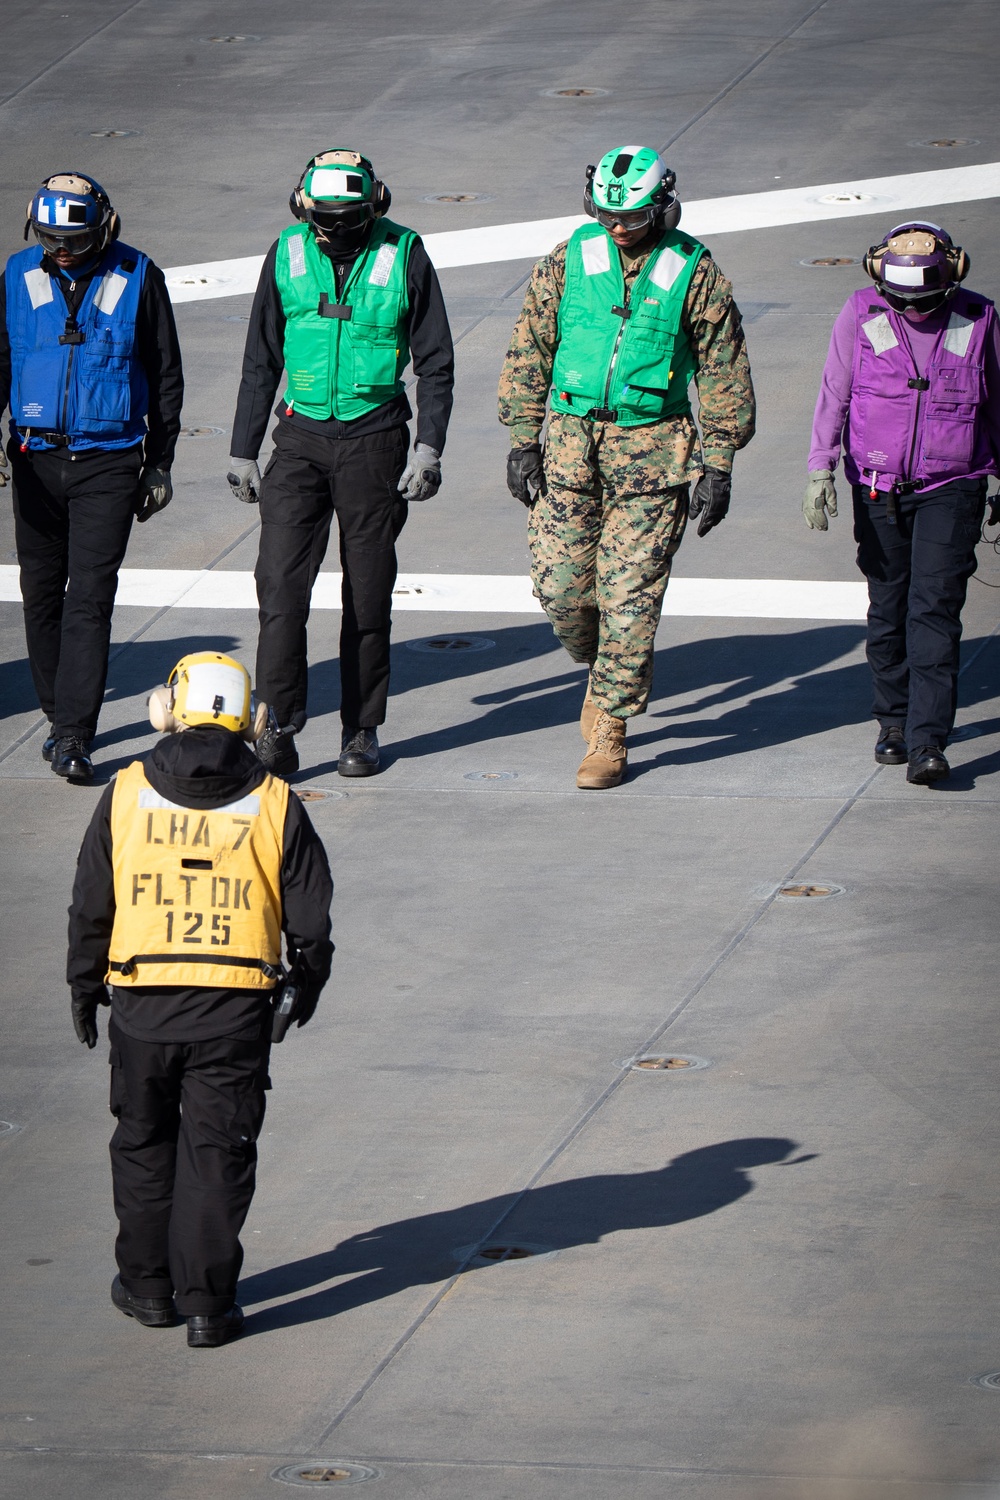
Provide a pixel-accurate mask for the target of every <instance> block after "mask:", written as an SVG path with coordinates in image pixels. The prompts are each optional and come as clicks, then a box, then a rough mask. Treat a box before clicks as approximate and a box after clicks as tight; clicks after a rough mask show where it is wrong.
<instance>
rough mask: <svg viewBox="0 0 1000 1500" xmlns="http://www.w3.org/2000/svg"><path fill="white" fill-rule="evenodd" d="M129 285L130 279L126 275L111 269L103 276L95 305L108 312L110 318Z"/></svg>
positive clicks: (98, 308)
mask: <svg viewBox="0 0 1000 1500" xmlns="http://www.w3.org/2000/svg"><path fill="white" fill-rule="evenodd" d="M127 286H128V281H127V280H126V278H125V277H124V276H119V275H118V272H117V271H109V272H108V273H107V275H106V276H103V277H102V278H101V284H100V286H99V287H98V288H97V295H96V296H95V298H94V306H95V307H96V308H97V310H98V312H102V313H106V314H107V315H108V317H109V318H110V316H111V314H112V313H113V312H114V310H115V308H116V307H117V306H118V302H119V299H120V297H121V294H122V292H123V291H124V290H125V288H126V287H127Z"/></svg>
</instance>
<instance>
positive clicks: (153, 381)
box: [0, 172, 184, 784]
mask: <svg viewBox="0 0 1000 1500" xmlns="http://www.w3.org/2000/svg"><path fill="white" fill-rule="evenodd" d="M118 230H119V221H118V215H117V214H116V213H115V211H114V209H113V208H112V206H111V203H110V201H109V199H108V195H107V193H105V191H104V189H103V188H102V187H101V186H100V184H99V183H97V182H95V181H94V180H93V179H92V178H90V177H86V176H84V175H83V174H82V173H80V172H64V173H58V174H57V175H56V176H54V177H48V178H46V180H45V181H44V182H43V183H42V186H41V187H40V188H39V190H38V192H37V193H36V194H35V195H34V197H33V198H32V200H31V202H30V204H29V205H28V213H27V220H26V223H25V227H24V237H25V239H27V238H28V233H29V231H34V235H35V239H36V240H37V241H38V243H37V244H36V245H34V246H32V247H31V248H29V249H27V250H22V251H20V252H19V253H18V254H17V255H12V256H11V258H10V260H9V261H8V262H7V270H6V275H5V276H4V277H3V278H0V415H2V413H3V410H4V408H5V407H6V406H7V405H8V403H9V405H10V441H9V443H8V445H7V453H8V454H9V456H10V460H11V465H12V469H8V465H7V460H6V457H5V456H4V454H3V451H2V449H0V487H2V486H4V485H6V483H7V478H8V474H10V475H11V477H12V479H13V493H14V528H15V537H16V542H17V556H18V562H19V564H20V570H21V594H22V598H23V602H24V628H25V636H26V638H27V646H28V661H29V664H30V667H31V675H32V678H33V679H34V684H35V691H36V692H37V694H38V700H39V703H40V704H41V707H42V710H43V712H44V713H45V714H46V716H47V717H48V719H49V720H50V722H51V727H50V730H49V733H48V736H47V738H46V740H45V743H44V745H43V747H42V756H43V758H44V759H45V760H47V761H49V762H51V765H52V769H53V771H55V773H56V775H57V776H62V777H64V778H65V779H66V780H67V781H70V782H77V783H83V784H85V783H87V782H89V781H91V780H93V775H94V768H93V763H92V761H91V758H90V746H91V741H92V740H93V738H94V735H95V733H96V731H97V717H98V713H99V712H100V707H101V701H102V699H103V697H104V685H105V680H106V678H107V669H108V643H109V640H110V636H111V613H112V610H113V608H114V602H115V592H116V590H117V587H118V569H119V568H120V567H121V563H122V559H123V558H124V556H125V548H126V546H127V545H128V538H129V532H130V531H131V529H132V520H133V517H135V518H136V519H138V520H139V521H146V520H148V518H149V517H150V516H151V515H154V514H155V513H156V511H158V510H162V509H163V507H164V506H165V505H167V504H169V502H170V497H171V493H172V486H171V482H170V465H171V463H172V461H173V456H174V446H175V444H176V441H177V434H178V433H179V431H180V413H181V399H182V396H183V389H184V386H183V378H182V374H181V356H180V348H179V346H178V343H177V330H176V328H175V327H174V319H173V312H172V310H171V307H170V300H169V298H168V296H167V289H166V284H165V282H164V280H163V273H162V272H161V271H159V270H158V269H157V267H156V266H154V265H153V264H152V262H151V261H150V260H149V259H148V258H147V257H146V256H145V255H143V254H142V252H141V251H139V250H133V249H132V248H131V247H130V246H129V245H123V244H122V243H121V242H120V241H119V239H118Z"/></svg>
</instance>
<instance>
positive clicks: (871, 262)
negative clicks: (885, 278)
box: [861, 240, 887, 281]
mask: <svg viewBox="0 0 1000 1500" xmlns="http://www.w3.org/2000/svg"><path fill="white" fill-rule="evenodd" d="M886 248H887V247H886V243H885V240H883V241H882V243H881V244H880V245H870V246H869V248H868V249H867V250H866V251H865V253H864V258H863V260H862V262H861V266H862V269H863V270H864V273H865V275H866V276H870V277H871V279H872V281H878V280H879V279H880V277H881V275H882V257H883V256H884V255H885V252H886Z"/></svg>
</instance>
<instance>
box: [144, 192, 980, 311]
mask: <svg viewBox="0 0 1000 1500" xmlns="http://www.w3.org/2000/svg"><path fill="white" fill-rule="evenodd" d="M995 197H1000V162H986V163H985V164H983V165H981V166H977V167H944V168H941V169H940V170H938V171H935V172H905V173H902V174H900V175H897V176H894V177H865V178H861V179H859V180H857V181H850V182H822V183H819V184H817V185H815V186H813V187H801V188H779V189H777V190H775V191H773V192H768V193H738V194H736V195H735V196H733V197H729V198H702V199H700V200H698V201H696V202H694V203H685V204H684V217H683V220H682V223H683V225H684V228H685V229H689V230H690V231H691V233H692V234H694V235H698V236H703V235H717V234H732V233H734V232H735V231H737V230H741V229H774V228H776V227H778V226H780V225H783V224H810V223H814V222H820V221H823V220H827V221H835V220H840V219H853V218H857V217H859V216H861V215H865V214H878V215H880V216H883V217H884V218H885V228H886V229H888V228H890V227H891V225H892V223H893V222H894V221H898V220H899V218H900V216H901V215H902V214H906V213H910V212H912V211H913V210H914V209H919V208H930V207H932V206H935V205H937V204H942V203H968V202H973V201H976V200H979V199H983V198H995ZM587 222H588V221H587V220H586V219H585V218H583V217H582V216H580V215H570V216H569V217H568V218H562V219H533V220H531V221H529V222H525V223H517V224H490V225H486V226H485V227H484V228H481V229H452V230H448V231H447V232H446V233H444V234H428V235H426V236H425V237H424V244H425V246H426V247H427V253H428V255H429V256H430V258H431V260H432V261H433V262H434V264H435V266H436V267H437V268H438V270H439V271H440V270H445V269H446V268H448V267H450V266H479V265H486V264H489V263H491V262H493V261H504V260H525V259H531V260H534V259H536V258H537V257H538V256H539V255H545V254H547V253H548V251H549V250H551V249H552V248H553V246H555V245H557V244H558V243H559V242H560V240H564V239H566V238H567V237H568V236H569V235H571V234H572V233H573V230H574V229H577V228H578V227H579V226H580V225H581V224H586V223H587ZM849 248H850V247H849V246H845V245H843V244H837V245H835V246H834V247H833V249H834V251H836V252H838V253H840V254H845V253H846V252H847V250H848V249H849ZM263 264H264V257H263V256H262V255H248V256H244V257H242V258H239V259H236V260H210V261H204V262H202V263H200V264H198V265H192V266H171V267H170V268H169V269H168V270H167V271H166V272H165V273H164V274H165V276H166V278H167V286H168V287H169V289H170V298H171V301H173V302H201V301H205V300H207V299H208V298H211V297H235V296H239V295H243V294H245V293H248V292H252V291H253V290H254V289H255V288H256V285H257V278H258V277H259V276H260V268H261V266H262V265H263Z"/></svg>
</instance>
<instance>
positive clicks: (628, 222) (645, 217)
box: [594, 203, 656, 234]
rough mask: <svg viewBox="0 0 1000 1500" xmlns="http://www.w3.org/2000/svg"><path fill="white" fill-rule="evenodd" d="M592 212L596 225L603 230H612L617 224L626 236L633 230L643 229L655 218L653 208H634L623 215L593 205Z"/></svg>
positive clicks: (616, 211) (619, 211)
mask: <svg viewBox="0 0 1000 1500" xmlns="http://www.w3.org/2000/svg"><path fill="white" fill-rule="evenodd" d="M594 211H595V215H596V218H597V222H598V224H600V225H601V226H602V227H603V228H604V229H614V227H615V225H616V224H617V225H619V226H620V227H621V228H622V229H624V230H625V231H626V233H628V234H631V233H632V231H633V230H635V229H645V228H646V226H647V225H649V224H652V222H653V220H654V218H655V217H656V209H655V208H634V209H631V210H630V211H629V212H628V213H624V212H623V211H622V210H621V209H617V208H598V207H597V204H596V203H595V204H594Z"/></svg>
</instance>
